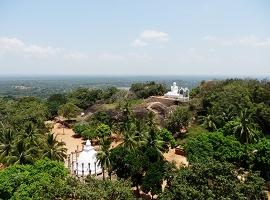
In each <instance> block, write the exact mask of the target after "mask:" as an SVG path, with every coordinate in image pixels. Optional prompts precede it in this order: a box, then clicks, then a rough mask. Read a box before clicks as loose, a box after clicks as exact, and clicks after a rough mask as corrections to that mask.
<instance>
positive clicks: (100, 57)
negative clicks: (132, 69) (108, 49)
mask: <svg viewBox="0 0 270 200" xmlns="http://www.w3.org/2000/svg"><path fill="white" fill-rule="evenodd" d="M125 59H126V58H125V57H124V56H122V55H118V54H109V53H103V54H100V55H98V60H100V61H124V60H125Z"/></svg>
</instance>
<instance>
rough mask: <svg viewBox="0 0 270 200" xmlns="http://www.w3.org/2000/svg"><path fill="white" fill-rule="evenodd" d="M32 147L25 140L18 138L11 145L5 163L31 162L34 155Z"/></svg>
mask: <svg viewBox="0 0 270 200" xmlns="http://www.w3.org/2000/svg"><path fill="white" fill-rule="evenodd" d="M33 148H34V147H31V146H29V145H27V143H26V141H25V140H18V141H17V142H15V144H13V145H12V147H11V151H10V154H9V155H8V156H7V157H6V159H7V164H9V165H11V164H28V163H32V162H33V160H34V157H35V156H36V155H33V154H32V153H31V152H32V151H33Z"/></svg>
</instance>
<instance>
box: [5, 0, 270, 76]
mask: <svg viewBox="0 0 270 200" xmlns="http://www.w3.org/2000/svg"><path fill="white" fill-rule="evenodd" d="M1 74H2V75H3V74H27V75H32V74H69V75H71V74H82V75H95V74H102V75H111V74H113V75H123V74H130V75H186V74H188V75H192V74H194V75H200V74H208V75H224V74H225V75H247V76H251V75H263V76H270V1H269V0H218V1H217V0H185V1H184V0H128V1H127V0H95V1H94V0H89V1H81V0H76V1H68V0H62V1H61V0H57V1H56V0H46V1H36V0H32V1H30V0H29V1H27V0H18V1H13V0H6V1H4V0H0V75H1Z"/></svg>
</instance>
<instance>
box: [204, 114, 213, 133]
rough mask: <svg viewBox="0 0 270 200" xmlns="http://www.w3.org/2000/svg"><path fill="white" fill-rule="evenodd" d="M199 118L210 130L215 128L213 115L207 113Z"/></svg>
mask: <svg viewBox="0 0 270 200" xmlns="http://www.w3.org/2000/svg"><path fill="white" fill-rule="evenodd" d="M201 120H202V122H203V124H202V125H203V126H204V127H205V128H207V129H208V130H210V131H215V130H217V126H216V117H215V116H214V115H211V114H208V115H206V116H202V117H201Z"/></svg>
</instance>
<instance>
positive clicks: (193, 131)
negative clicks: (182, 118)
mask: <svg viewBox="0 0 270 200" xmlns="http://www.w3.org/2000/svg"><path fill="white" fill-rule="evenodd" d="M207 132H209V131H208V130H206V129H205V128H204V127H203V126H200V125H197V124H193V125H192V126H191V127H190V128H189V129H188V133H187V134H185V135H183V136H182V137H180V138H178V139H177V142H178V144H180V145H183V144H185V143H186V142H187V141H188V140H189V139H190V138H192V137H196V136H197V135H199V134H201V133H207Z"/></svg>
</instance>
